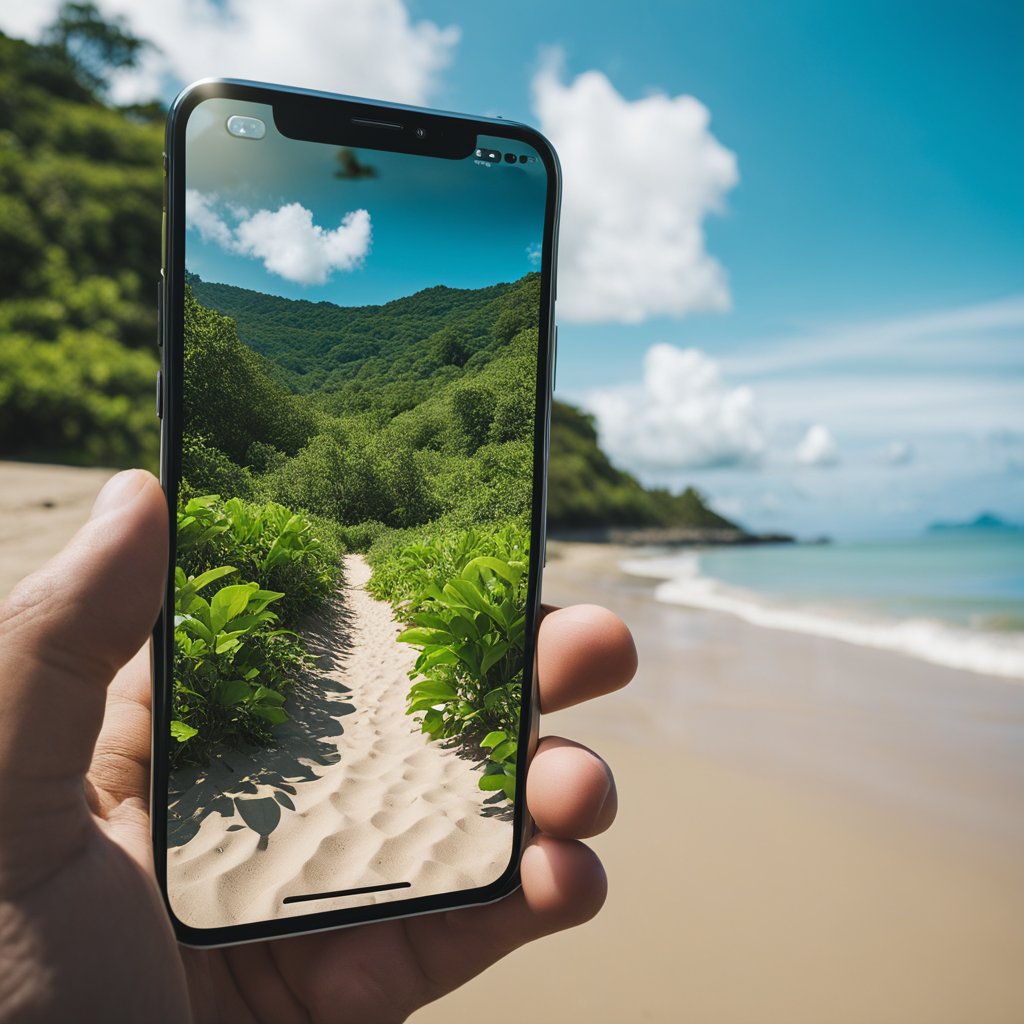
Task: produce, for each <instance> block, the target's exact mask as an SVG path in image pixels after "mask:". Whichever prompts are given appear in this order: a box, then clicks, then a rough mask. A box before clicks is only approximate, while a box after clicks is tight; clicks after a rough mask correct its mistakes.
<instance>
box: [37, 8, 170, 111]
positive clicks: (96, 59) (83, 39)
mask: <svg viewBox="0 0 1024 1024" xmlns="http://www.w3.org/2000/svg"><path fill="white" fill-rule="evenodd" d="M43 43H44V45H46V46H48V47H50V49H51V50H53V51H54V52H55V53H56V54H58V55H59V56H60V57H62V58H63V59H65V60H66V61H67V62H68V64H69V65H70V66H71V67H72V68H73V69H74V71H75V73H76V76H77V77H78V79H79V81H80V82H81V83H82V85H83V86H84V87H85V88H86V89H88V90H89V91H90V92H92V93H93V94H96V95H102V94H105V93H106V91H107V88H108V81H109V75H110V72H111V71H113V70H117V69H119V68H131V67H135V65H136V64H137V63H138V60H139V57H140V55H141V54H142V53H143V52H144V51H145V50H146V49H148V48H150V47H152V45H153V44H152V43H150V42H148V41H146V40H143V39H139V38H138V37H137V36H135V35H133V34H132V33H131V31H130V30H129V28H128V24H127V22H126V21H125V20H124V18H121V17H114V18H110V19H106V18H104V17H103V16H102V15H101V14H100V12H99V10H98V9H97V8H96V5H95V4H92V3H72V2H67V0H66V2H65V3H62V4H61V6H60V9H59V10H58V11H57V17H56V18H55V19H54V21H53V22H52V23H51V24H50V25H48V26H47V28H46V29H45V30H44V31H43Z"/></svg>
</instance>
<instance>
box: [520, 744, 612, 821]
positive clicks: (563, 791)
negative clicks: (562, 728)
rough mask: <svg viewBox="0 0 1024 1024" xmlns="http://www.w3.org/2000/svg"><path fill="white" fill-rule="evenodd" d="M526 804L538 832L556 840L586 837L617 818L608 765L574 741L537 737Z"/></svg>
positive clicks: (528, 781)
mask: <svg viewBox="0 0 1024 1024" xmlns="http://www.w3.org/2000/svg"><path fill="white" fill-rule="evenodd" d="M526 805H527V807H528V808H529V810H530V814H531V816H532V817H533V820H534V821H535V822H536V823H537V827H538V828H539V829H540V831H541V832H544V833H545V834H547V835H549V836H554V837H555V838H557V839H587V838H589V837H590V836H596V835H598V834H599V833H600V832H604V830H605V829H606V828H608V827H609V825H611V823H612V822H613V821H614V820H615V812H616V810H617V809H618V806H619V801H618V795H617V793H616V790H615V779H614V778H613V777H612V773H611V769H610V768H609V767H608V765H607V764H606V763H605V762H604V761H603V760H602V759H601V758H600V757H598V756H597V754H595V753H594V752H593V751H592V750H589V749H588V748H587V747H584V746H583V745H582V744H580V743H574V742H573V741H572V740H565V739H562V738H561V737H558V736H548V737H546V738H545V739H542V740H541V741H540V746H539V747H538V748H537V753H536V754H534V756H533V760H532V761H531V762H530V770H529V774H528V775H527V776H526Z"/></svg>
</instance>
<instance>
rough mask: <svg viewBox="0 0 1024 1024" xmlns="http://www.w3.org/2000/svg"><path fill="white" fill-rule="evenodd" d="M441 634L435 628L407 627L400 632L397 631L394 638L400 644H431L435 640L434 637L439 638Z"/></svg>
mask: <svg viewBox="0 0 1024 1024" xmlns="http://www.w3.org/2000/svg"><path fill="white" fill-rule="evenodd" d="M441 635H443V634H439V631H438V630H436V629H407V630H405V631H404V632H402V633H399V634H398V636H397V637H396V639H397V640H398V642H399V643H400V644H417V645H421V644H431V643H434V642H435V638H438V639H439V638H440V636H441Z"/></svg>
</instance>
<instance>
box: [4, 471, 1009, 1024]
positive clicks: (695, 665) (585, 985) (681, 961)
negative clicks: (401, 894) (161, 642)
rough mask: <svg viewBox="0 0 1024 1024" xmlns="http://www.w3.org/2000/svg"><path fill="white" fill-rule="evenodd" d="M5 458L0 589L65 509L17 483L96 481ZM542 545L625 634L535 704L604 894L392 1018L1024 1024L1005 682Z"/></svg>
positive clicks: (63, 485)
mask: <svg viewBox="0 0 1024 1024" xmlns="http://www.w3.org/2000/svg"><path fill="white" fill-rule="evenodd" d="M26 470H27V467H14V468H13V469H12V468H11V467H9V466H3V465H0V493H2V494H3V504H2V506H0V514H2V518H0V536H2V537H3V538H4V549H3V564H4V569H5V576H4V585H5V586H9V584H10V582H13V580H11V579H10V578H9V577H10V571H9V568H8V567H9V565H10V564H11V563H10V562H9V561H8V556H9V550H10V547H11V545H15V546H17V545H18V544H19V543H21V541H20V540H19V537H25V536H28V535H29V534H36V535H37V536H36V537H35V540H34V543H35V544H36V545H37V546H36V548H35V549H34V550H35V552H36V554H37V555H38V558H39V560H40V561H41V560H42V558H43V557H44V556H45V555H46V554H48V553H49V552H50V551H53V550H56V549H57V548H58V547H59V546H60V544H61V543H63V541H64V539H66V536H67V535H69V534H70V532H71V530H72V528H73V525H77V520H76V521H75V522H74V523H72V520H73V519H75V516H74V514H73V512H72V511H71V510H61V509H59V508H43V507H41V506H40V505H39V501H40V496H41V495H43V494H63V493H67V494H68V495H69V499H68V500H69V501H70V500H71V496H73V495H78V496H79V497H78V498H75V499H74V500H77V501H78V502H79V503H80V507H81V508H82V509H83V510H84V509H86V508H87V507H88V500H91V494H89V495H86V494H85V492H86V491H88V489H89V488H90V487H91V488H93V491H94V490H95V489H97V488H98V486H99V483H100V481H101V474H96V475H95V476H93V477H91V478H86V477H85V476H83V475H82V471H78V470H69V469H54V468H49V469H47V468H43V467H32V471H31V472H27V471H26ZM15 480H16V481H20V482H19V483H18V487H19V488H20V490H18V492H17V493H14V491H13V490H12V486H13V485H12V481H15ZM83 501H84V503H85V504H84V505H82V504H81V502H83ZM9 509H11V510H21V511H17V512H16V513H15V515H14V517H13V518H12V513H11V512H10V511H9ZM51 512H53V513H59V514H54V515H52V516H51V515H50V513H51ZM65 513H66V514H65ZM82 514H84V511H83V513H82ZM550 553H551V558H550V560H549V563H548V566H547V569H546V573H545V583H544V595H545V599H546V600H547V601H549V602H552V603H569V602H573V601H594V602H598V603H601V604H606V605H608V606H609V607H611V608H613V609H614V610H615V611H617V612H618V613H619V614H620V615H622V616H623V617H624V618H625V619H626V621H627V622H628V623H629V624H630V626H631V627H632V628H633V630H634V633H635V635H636V637H637V644H638V647H639V650H640V657H641V668H640V672H639V674H638V676H637V679H636V680H635V682H634V684H633V685H632V686H631V687H630V688H629V689H628V690H626V691H623V692H622V693H619V694H616V695H613V696H611V697H608V698H605V699H604V700H602V701H599V702H596V703H594V704H593V705H590V706H587V707H583V708H578V709H571V710H569V711H565V712H562V713H560V714H558V715H555V716H553V717H551V718H550V719H548V720H545V721H544V722H543V723H542V732H543V733H545V734H564V735H570V736H573V737H576V738H578V739H580V740H581V741H583V742H585V743H588V744H589V745H591V746H593V747H594V748H596V749H598V750H600V751H601V753H602V754H603V755H605V756H606V757H607V758H608V760H609V762H610V763H611V765H612V767H613V768H614V770H615V773H616V778H617V781H618V786H619V794H620V812H619V820H618V821H617V822H616V824H615V826H614V828H613V829H612V830H611V831H610V832H609V833H608V834H607V835H605V836H602V837H599V838H598V839H596V840H594V841H593V845H594V847H595V848H596V849H597V850H598V851H599V852H600V854H601V856H602V858H603V859H604V861H605V864H606V867H607V869H608V874H609V879H610V895H609V899H608V903H607V905H606V907H605V909H604V911H603V912H602V913H601V914H600V915H599V917H598V918H596V919H595V920H594V921H593V922H591V923H590V924H588V925H586V926H584V927H583V928H580V929H577V930H574V931H572V932H567V933H563V934H561V935H557V936H553V937H551V938H549V939H546V940H544V941H542V942H540V943H536V944H534V945H533V946H531V947H528V948H526V949H522V950H519V951H517V952H515V953H513V954H512V955H511V956H510V957H509V958H508V959H507V960H505V961H504V962H503V963H501V964H499V965H497V966H496V967H494V968H492V969H491V970H490V971H488V972H487V973H486V974H484V975H483V976H481V977H480V978H478V979H476V980H475V981H474V982H472V983H470V984H469V985H467V986H466V987H464V988H463V989H462V990H460V991H459V992H457V993H455V994H453V995H452V996H449V997H447V998H446V999H445V1000H443V1001H442V1002H439V1003H437V1004H434V1005H432V1006H429V1007H426V1008H424V1009H423V1010H421V1011H420V1012H419V1013H418V1014H416V1015H415V1016H414V1018H413V1020H414V1021H415V1022H416V1024H441V1022H445V1024H451V1022H453V1021H476V1020H486V1021H488V1022H489V1024H512V1022H515V1024H519V1022H520V1021H521V1020H522V1019H523V1017H524V1014H529V1015H530V1016H531V1017H532V1018H533V1019H535V1020H538V1021H542V1022H545V1024H547V1022H554V1021H561V1020H573V1021H575V1020H580V1021H589V1022H594V1024H624V1022H628V1024H632V1022H634V1021H636V1022H644V1021H653V1022H664V1024H675V1022H679V1021H694V1022H699V1024H822V1022H827V1024H846V1022H849V1024H1003V1022H1005V1024H1011V1022H1019V1021H1021V1020H1024V973H1022V971H1021V964H1022V963H1024V685H1021V684H1020V683H1017V682H1013V681H1010V680H1006V679H997V678H989V677H985V676H982V675H978V674H972V673H968V672H963V671H959V670H954V669H945V668H942V667H939V666H935V665H929V664H926V663H924V662H921V661H917V660H914V659H912V658H910V657H907V656H904V655H899V654H895V653H892V652H887V651H879V650H870V649H867V648H861V647H856V646H854V645H852V644H846V643H842V642H840V641H837V640H831V639H825V638H820V637H819V638H815V637H809V636H803V635H801V634H797V633H784V632H780V631H774V630H769V629H764V628H761V627H758V626H753V625H749V624H747V623H744V622H741V621H740V620H738V619H735V618H733V617H730V616H727V615H723V614H721V613H716V612H703V611H691V610H689V609H686V608H682V607H674V606H670V605H665V604H659V603H657V602H656V601H654V600H653V598H652V593H653V588H654V581H651V580H643V579H640V578H637V577H631V576H627V575H625V574H624V573H622V572H621V571H620V570H619V568H618V564H619V561H621V559H622V557H623V555H624V554H625V552H623V551H620V550H616V549H615V548H612V547H609V546H601V545H572V546H566V545H557V544H553V545H552V548H551V552H550ZM17 555H18V559H19V561H18V563H17V564H18V565H19V566H24V568H25V569H27V568H29V567H30V566H29V565H28V561H29V559H27V558H26V557H24V555H23V552H20V551H19V552H18V553H17ZM344 685H351V682H348V683H344ZM334 697H335V698H336V700H333V701H331V702H330V703H331V704H334V705H335V706H334V707H333V709H330V708H329V709H330V710H333V711H334V712H335V713H336V721H337V723H338V724H339V725H340V726H342V727H343V728H344V729H345V737H346V740H348V739H349V737H350V736H351V734H352V732H353V730H354V729H355V724H354V723H355V721H356V718H357V713H356V712H353V713H351V714H347V715H346V714H343V713H341V712H342V710H343V709H342V708H341V705H342V704H353V705H357V704H358V702H357V701H356V700H355V699H354V697H353V696H350V695H349V694H348V693H347V692H346V691H343V690H342V689H340V685H339V688H338V689H337V690H336V691H335V693H334ZM332 735H333V734H332ZM320 770H321V766H317V771H320ZM320 781H321V780H320V778H319V777H318V779H317V780H313V781H312V782H310V783H308V785H311V786H318V785H320ZM385 790H386V787H385ZM297 806H298V804H297ZM328 806H329V807H330V804H328ZM320 807H321V811H320V812H317V813H323V814H324V816H326V815H327V813H328V812H327V810H326V809H324V808H323V804H322V802H321V803H320ZM311 813H313V812H311ZM330 813H331V814H335V813H336V811H335V809H334V808H333V807H331V808H330ZM344 813H354V812H353V811H352V810H351V809H350V808H348V807H346V808H345V809H344ZM211 817H213V816H211ZM292 817H294V815H293V816H292ZM207 820H209V818H208V819H207ZM283 820H284V816H282V821H283ZM283 828H284V825H283V824H282V825H280V826H279V830H280V829H283ZM232 835H233V836H236V837H245V838H244V841H245V842H246V843H248V844H252V845H253V846H255V845H258V843H259V837H258V836H257V835H256V834H255V833H252V832H251V831H249V830H246V831H245V832H243V831H242V830H239V831H236V832H235V833H233V834H232ZM279 835H280V836H281V837H283V836H284V833H283V832H280V831H275V832H274V833H273V834H271V836H270V838H269V844H268V849H267V851H265V852H267V853H271V852H272V851H273V849H274V844H275V842H276V840H277V838H278V836H279ZM434 841H436V840H434ZM378 842H379V840H378V839H377V838H376V837H373V836H371V838H370V840H369V841H368V842H367V846H366V850H367V851H368V852H369V851H371V847H373V846H374V845H375V844H376V843H378ZM282 845H283V844H282ZM389 853H390V850H389ZM211 856H212V855H211ZM217 856H218V857H220V856H222V855H217ZM298 859H300V858H297V860H296V865H297V866H299V865H298V863H297V861H298ZM239 884H240V885H242V884H243V883H242V882H241V881H240V882H239ZM303 884H304V883H303ZM273 895H275V896H276V895H277V894H273ZM496 992H500V993H501V997H500V998H496V995H495V994H496Z"/></svg>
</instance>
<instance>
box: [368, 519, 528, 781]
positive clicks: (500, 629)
mask: <svg viewBox="0 0 1024 1024" xmlns="http://www.w3.org/2000/svg"><path fill="white" fill-rule="evenodd" d="M371 565H372V566H373V570H374V571H373V576H372V577H371V580H370V590H371V592H372V593H374V594H375V595H376V596H378V597H385V598H387V599H388V600H390V601H391V602H392V604H393V605H394V606H395V608H396V610H397V612H398V614H399V615H400V617H401V618H403V619H404V620H405V621H406V622H408V623H409V624H410V627H411V628H409V629H407V630H405V631H404V632H403V633H401V634H400V635H399V637H398V639H399V641H400V642H402V643H408V644H411V645H412V646H414V647H416V648H417V649H418V650H419V652H420V654H419V656H418V658H417V659H416V664H415V666H414V668H413V670H412V672H411V673H410V678H412V679H413V680H414V683H413V686H412V688H411V689H410V691H409V695H408V713H409V714H411V715H413V714H415V715H420V716H421V717H420V719H419V722H420V728H421V729H422V730H423V732H425V733H426V734H428V735H429V736H431V737H433V738H436V739H437V738H455V737H459V738H463V739H465V740H467V741H469V742H475V743H476V744H477V745H478V746H479V747H480V748H481V749H485V750H487V751H488V753H487V754H486V758H487V767H486V768H485V771H484V775H483V776H482V777H481V779H480V783H479V785H480V788H481V789H482V790H485V791H494V792H499V791H500V792H501V793H503V794H504V795H505V796H506V797H507V798H508V799H509V800H512V799H514V798H515V785H516V754H517V744H518V735H519V711H520V705H521V701H522V683H523V674H522V670H523V656H524V651H525V642H526V595H527V578H528V573H527V569H528V566H529V549H528V533H527V531H526V529H525V528H524V527H522V526H519V525H517V524H506V525H505V526H503V527H501V528H498V529H494V530H491V531H474V530H470V531H463V532H456V533H449V534H447V535H443V536H440V537H437V538H433V539H430V540H425V539H421V540H412V539H410V538H405V539H404V541H403V540H402V539H401V538H397V537H395V536H392V537H389V538H382V541H381V542H380V543H379V544H378V545H376V546H375V548H374V549H372V550H371Z"/></svg>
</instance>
